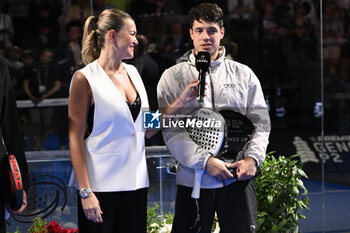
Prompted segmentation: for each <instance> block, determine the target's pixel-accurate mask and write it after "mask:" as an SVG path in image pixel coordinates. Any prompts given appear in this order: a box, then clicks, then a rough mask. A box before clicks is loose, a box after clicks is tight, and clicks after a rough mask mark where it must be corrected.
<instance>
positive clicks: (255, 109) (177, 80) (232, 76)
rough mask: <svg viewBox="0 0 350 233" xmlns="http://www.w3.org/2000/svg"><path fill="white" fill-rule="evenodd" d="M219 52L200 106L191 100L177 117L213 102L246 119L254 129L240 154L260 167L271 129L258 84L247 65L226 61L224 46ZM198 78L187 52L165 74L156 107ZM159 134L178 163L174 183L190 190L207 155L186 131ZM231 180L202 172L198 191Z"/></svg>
mask: <svg viewBox="0 0 350 233" xmlns="http://www.w3.org/2000/svg"><path fill="white" fill-rule="evenodd" d="M219 51H220V57H219V58H218V59H217V60H215V61H211V64H210V68H209V73H210V75H207V76H206V81H207V83H208V84H207V85H206V92H205V93H206V96H205V97H204V101H203V103H198V101H197V100H196V99H194V100H193V101H191V102H189V103H187V104H186V105H185V106H184V107H183V108H182V109H181V111H180V113H179V114H181V115H186V114H188V113H190V112H192V111H193V110H195V109H197V108H199V107H206V108H213V107H212V104H213V103H214V105H215V110H216V111H220V110H223V109H231V110H233V111H236V112H239V113H241V114H243V115H245V116H247V117H248V118H249V119H250V120H251V122H252V123H253V124H254V126H255V127H256V129H255V131H254V132H253V136H252V140H251V142H250V144H249V146H248V147H247V149H246V151H244V152H243V153H242V155H243V156H244V157H246V156H250V157H253V158H254V159H255V160H256V161H257V164H258V166H260V165H261V163H262V162H263V161H264V159H265V154H266V148H267V145H268V137H269V134H270V128H271V127H270V117H269V114H268V111H267V107H266V103H265V99H264V95H263V92H262V88H261V86H260V82H259V80H258V78H257V77H256V75H255V74H254V73H253V71H252V70H251V69H250V68H249V67H248V66H246V65H243V64H241V63H238V62H236V61H232V60H229V59H227V58H226V57H225V49H224V47H221V48H220V50H219ZM197 78H198V71H197V69H196V67H195V56H194V54H193V52H192V51H189V52H187V53H186V54H185V55H184V56H183V57H182V58H181V59H180V60H179V63H178V64H176V65H174V66H173V67H171V68H169V69H167V70H165V71H164V73H163V75H162V77H161V79H160V81H159V83H158V87H157V95H158V104H159V107H160V108H161V109H162V108H165V107H167V106H168V105H169V104H171V103H172V102H173V101H174V100H175V99H176V98H177V97H178V96H179V95H180V94H181V92H182V91H183V90H184V89H185V88H186V86H187V85H188V84H189V83H190V82H192V81H194V80H196V79H197ZM162 133H163V137H164V141H165V143H166V145H167V148H168V149H169V151H170V153H171V154H172V155H173V156H174V158H175V159H176V160H177V161H178V162H179V164H178V167H177V175H176V180H177V184H179V185H184V186H187V187H193V179H194V174H195V170H200V169H202V170H205V164H206V162H207V160H208V158H209V156H210V154H208V153H207V152H206V151H205V150H204V149H202V148H200V147H199V146H197V145H196V144H195V143H194V142H193V141H192V140H191V138H190V137H189V135H188V133H187V132H186V130H185V129H179V128H177V129H174V128H173V129H171V128H169V129H168V128H167V129H163V130H162ZM241 159H243V158H241ZM234 181H235V180H234V179H232V180H227V181H225V182H224V183H223V182H222V181H220V180H218V179H216V178H214V177H212V176H211V175H209V173H207V172H204V174H203V177H202V182H201V188H219V187H223V186H225V185H228V184H230V183H232V182H234Z"/></svg>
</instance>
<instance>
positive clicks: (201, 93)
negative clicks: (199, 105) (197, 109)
mask: <svg viewBox="0 0 350 233" xmlns="http://www.w3.org/2000/svg"><path fill="white" fill-rule="evenodd" d="M204 92H205V72H204V71H203V70H199V85H198V93H197V99H198V102H203V99H204Z"/></svg>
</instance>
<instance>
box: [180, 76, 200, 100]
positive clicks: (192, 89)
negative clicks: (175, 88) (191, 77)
mask: <svg viewBox="0 0 350 233" xmlns="http://www.w3.org/2000/svg"><path fill="white" fill-rule="evenodd" d="M198 84H199V80H198V79H197V80H195V81H192V82H191V83H190V84H188V85H187V87H186V88H185V90H183V91H182V93H181V94H180V96H179V98H180V101H181V102H182V104H183V105H185V104H187V103H188V102H191V101H192V100H193V99H194V98H196V97H197V92H198Z"/></svg>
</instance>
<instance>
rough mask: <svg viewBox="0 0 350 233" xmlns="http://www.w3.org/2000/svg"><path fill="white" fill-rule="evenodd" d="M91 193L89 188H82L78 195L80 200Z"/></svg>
mask: <svg viewBox="0 0 350 233" xmlns="http://www.w3.org/2000/svg"><path fill="white" fill-rule="evenodd" d="M91 192H92V190H91V188H82V189H80V191H79V195H80V197H82V198H87V197H88V196H89V195H90V193H91Z"/></svg>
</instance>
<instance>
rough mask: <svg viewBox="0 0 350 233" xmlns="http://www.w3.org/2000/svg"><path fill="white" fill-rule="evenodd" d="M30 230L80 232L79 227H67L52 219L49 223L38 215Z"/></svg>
mask: <svg viewBox="0 0 350 233" xmlns="http://www.w3.org/2000/svg"><path fill="white" fill-rule="evenodd" d="M28 232H32V233H78V229H76V228H73V229H70V228H65V229H63V227H62V226H61V225H59V224H58V223H57V222H56V221H51V222H50V223H49V224H48V223H47V221H46V220H43V219H42V218H41V217H36V218H35V219H34V221H33V224H32V225H31V227H30V228H29V230H28Z"/></svg>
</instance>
